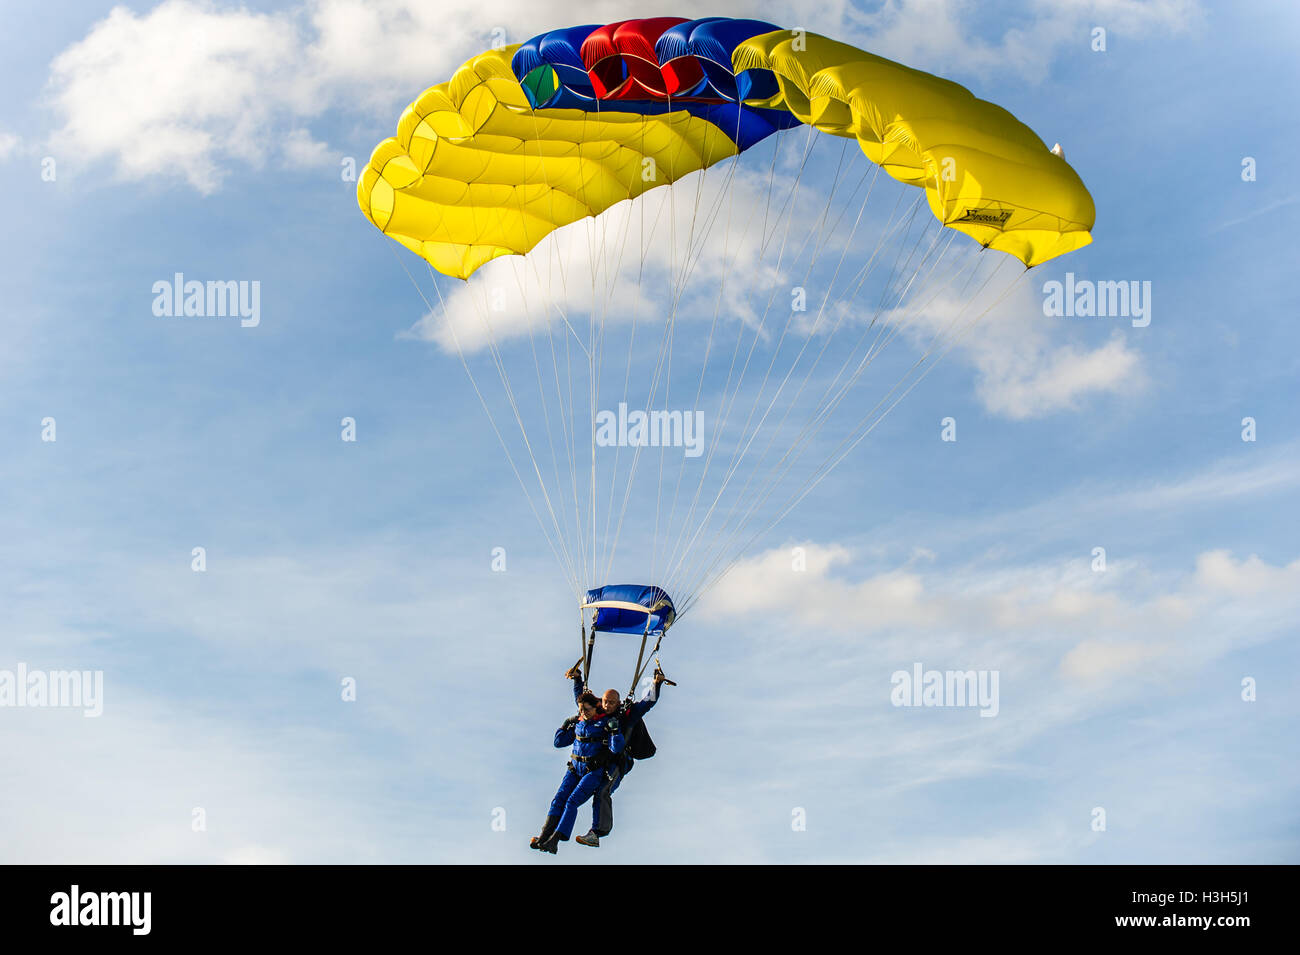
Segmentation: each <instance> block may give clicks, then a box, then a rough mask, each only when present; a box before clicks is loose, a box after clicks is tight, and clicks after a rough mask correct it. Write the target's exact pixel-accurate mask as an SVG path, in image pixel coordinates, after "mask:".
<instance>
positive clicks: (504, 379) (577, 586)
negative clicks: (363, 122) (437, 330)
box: [429, 266, 581, 597]
mask: <svg viewBox="0 0 1300 955" xmlns="http://www.w3.org/2000/svg"><path fill="white" fill-rule="evenodd" d="M429 275H430V278H431V279H432V280H433V282H434V288H435V289H436V290H437V292H438V299H439V302H440V304H441V305H442V310H443V316H444V318H445V319H446V321H447V327H448V329H449V330H451V333H452V339H453V341H454V342H455V344H456V351H457V353H458V354H459V355H460V356H461V362H462V364H463V365H464V366H465V368H466V370H467V371H468V363H467V362H466V361H465V359H464V353H463V350H462V348H461V344H460V338H459V336H458V335H457V334H456V332H455V326H454V322H453V321H452V319H451V317H450V315H449V314H448V312H447V303H446V300H445V299H444V298H443V297H442V289H441V288H440V287H439V286H438V284H437V280H436V279H434V278H433V269H432V267H431V266H430V268H429ZM473 300H474V299H473V296H472V293H471V301H473ZM480 318H481V319H482V321H483V325H484V328H486V329H487V332H488V348H489V354H490V356H491V358H492V361H493V363H494V364H495V365H496V369H497V374H498V376H499V377H500V379H501V385H502V387H503V388H504V390H505V393H506V400H507V402H508V403H509V405H510V409H511V411H512V413H513V414H514V418H515V424H516V425H517V426H518V428H519V434H520V437H521V438H522V440H523V443H524V448H525V449H526V450H527V452H528V457H529V461H530V462H531V463H532V466H533V474H534V476H535V477H536V478H537V484H538V487H539V489H540V490H541V493H542V498H543V500H544V501H545V502H546V509H547V513H548V514H549V515H550V518H551V523H552V525H553V526H554V528H555V533H556V536H557V539H558V540H559V541H560V542H561V543H562V544H563V543H564V533H563V531H562V530H561V526H560V521H559V518H558V517H557V515H556V513H555V507H554V505H553V503H552V502H551V496H550V492H549V491H548V489H547V485H546V479H545V478H544V477H542V472H541V468H540V466H539V465H538V463H537V455H536V454H535V453H534V451H533V445H532V441H531V440H530V439H529V437H528V429H527V427H526V426H525V425H524V421H523V417H522V415H521V413H520V410H519V404H518V402H517V400H516V398H515V394H514V389H513V387H512V386H511V384H510V376H509V373H508V372H507V370H506V364H505V361H504V360H503V358H502V356H501V351H500V348H499V346H498V345H497V341H496V333H495V332H494V330H493V328H492V323H491V321H490V320H489V319H488V316H487V311H486V309H484V310H482V311H481V314H480ZM475 390H476V391H477V390H478V386H477V384H475ZM494 426H495V425H494ZM512 467H513V462H512ZM538 520H539V522H540V517H539V518H538ZM554 549H555V547H554V545H552V550H554ZM566 555H567V547H566ZM568 563H569V566H570V567H572V562H571V561H568ZM570 573H571V575H572V576H573V577H574V590H575V593H577V594H578V596H579V597H580V596H581V581H580V580H578V578H577V576H576V569H573V570H571V571H570Z"/></svg>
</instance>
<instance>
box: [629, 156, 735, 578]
mask: <svg viewBox="0 0 1300 955" xmlns="http://www.w3.org/2000/svg"><path fill="white" fill-rule="evenodd" d="M738 168H739V156H735V157H732V162H731V165H730V168H729V170H728V174H727V175H728V178H727V187H724V189H723V191H722V193H721V194H726V195H728V196H729V198H730V200H731V201H732V203H733V204H734V200H735V195H734V192H733V191H732V190H731V189H730V185H731V183H732V182H733V181H734V179H735V174H736V170H737V169H738ZM701 179H702V176H701ZM661 209H662V204H661ZM642 214H643V216H644V209H643V213H642ZM642 235H643V236H644V229H643V230H642ZM644 260H645V253H644V239H643V249H642V266H641V268H642V273H641V274H640V275H638V287H640V285H641V277H642V275H643V274H644V267H645V261H644ZM724 276H725V271H724ZM719 295H721V287H720V289H719ZM636 300H637V302H638V304H639V301H640V296H639V295H638V296H637V299H636ZM714 318H715V324H716V318H717V313H716V310H715V313H714ZM711 344H712V329H711V330H710V345H711ZM631 367H632V347H631V345H630V344H629V348H628V374H629V375H630V374H631ZM624 393H625V394H626V393H627V379H626V378H625V380H624ZM616 460H617V458H616ZM635 462H636V455H635V454H634V456H633V466H632V469H631V471H630V472H629V477H628V482H627V485H626V487H625V490H624V494H623V502H622V506H621V507H620V508H619V517H618V524H617V525H616V526H615V528H614V533H613V535H612V537H610V535H609V533H608V529H609V523H610V517H611V516H612V514H613V505H614V483H613V480H611V485H610V502H609V512H608V514H607V517H606V540H607V559H606V561H605V572H604V576H605V577H608V576H609V574H610V573H611V572H612V569H613V564H614V558H615V556H616V554H617V550H618V542H619V539H620V537H621V536H622V530H623V522H624V519H625V517H626V515H627V507H628V503H629V501H630V500H631V493H632V485H633V480H634V478H635Z"/></svg>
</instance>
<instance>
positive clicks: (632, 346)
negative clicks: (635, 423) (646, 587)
mask: <svg viewBox="0 0 1300 955" xmlns="http://www.w3.org/2000/svg"><path fill="white" fill-rule="evenodd" d="M645 126H646V121H645V119H644V118H642V120H641V139H642V150H641V151H642V153H643V154H644V152H645V149H644V142H645ZM634 212H635V214H636V215H638V216H639V217H640V226H641V227H640V228H639V229H638V230H637V235H638V236H639V242H640V251H641V255H640V260H639V264H638V267H637V294H636V295H635V296H633V300H632V328H631V332H630V334H629V335H628V344H627V361H626V363H625V365H624V369H623V391H622V395H623V399H624V401H626V400H627V397H628V391H629V389H630V387H631V381H632V357H633V355H634V354H635V352H636V332H637V320H638V317H639V313H640V309H641V294H640V290H641V280H642V277H643V276H644V275H645V240H646V235H645V203H644V202H640V203H638V204H637V207H636V209H635V210H633V209H632V208H631V207H630V206H629V208H628V212H627V224H628V227H629V229H628V231H630V226H631V223H632V218H633V214H634ZM655 224H656V226H657V225H658V219H657V218H656V220H655ZM626 237H627V232H625V233H624V251H625V250H626V244H627V238H626ZM622 274H623V252H620V253H619V264H618V269H617V270H616V272H615V281H614V282H611V283H610V284H609V294H607V295H606V296H605V302H606V308H608V307H609V306H610V304H611V303H612V299H613V294H614V288H615V285H616V283H617V281H618V278H619V276H621V275H622ZM592 427H593V429H594V427H595V422H592ZM622 450H623V448H622V445H621V443H620V442H618V441H615V442H614V461H613V464H612V466H611V468H610V475H609V494H608V503H607V504H606V507H605V529H604V532H603V534H602V535H601V537H602V540H603V541H604V546H603V550H602V561H601V563H602V564H604V566H605V570H604V572H603V573H602V574H601V576H600V577H599V578H596V579H594V580H593V581H592V583H593V584H594V583H596V582H598V581H599V580H603V579H608V577H609V565H610V564H611V563H612V562H613V557H612V555H611V553H610V542H609V527H610V523H611V522H612V519H613V514H614V499H615V496H616V488H617V481H618V462H619V458H620V457H621V456H622ZM630 480H631V475H629V483H630Z"/></svg>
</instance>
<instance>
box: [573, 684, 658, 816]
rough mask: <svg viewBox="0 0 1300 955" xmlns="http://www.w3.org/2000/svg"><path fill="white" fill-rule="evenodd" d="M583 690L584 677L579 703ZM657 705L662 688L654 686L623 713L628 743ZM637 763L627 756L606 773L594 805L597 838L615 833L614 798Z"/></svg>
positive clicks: (576, 691) (575, 697) (575, 689)
mask: <svg viewBox="0 0 1300 955" xmlns="http://www.w3.org/2000/svg"><path fill="white" fill-rule="evenodd" d="M583 689H584V687H583V685H582V677H580V676H577V677H574V678H573V700H574V702H575V703H576V702H577V700H578V697H580V696H582V691H583ZM657 702H659V685H658V684H654V685H652V686H651V687H650V692H649V694H648V695H647V696H646V698H645V699H643V700H641V701H640V702H638V703H633V704H632V705H631V706H630V707H625V708H624V709H623V713H622V726H621V727H620V729H622V731H623V738H624V740H625V741H626V740H627V738H628V736H629V735H630V734H631V732H632V728H633V727H634V726H635V725H636V724H637V723H638V722H639V721H640V720H641V718H642V717H643V716H645V715H646V713H648V712H649V711H650V708H651V707H652V706H654V705H655V704H656V703H657ZM635 762H636V760H634V759H633V758H632V757H631V756H628V755H627V754H626V753H624V754H623V758H622V759H620V760H617V761H615V762H613V763H611V764H610V765H609V766H608V767H606V768H605V770H604V772H603V773H602V775H603V776H604V777H605V778H604V779H602V780H600V782H599V784H598V785H597V787H596V798H595V799H594V800H592V803H591V831H592V832H594V833H596V835H598V836H607V835H609V834H610V833H611V832H612V831H613V829H614V803H613V801H612V797H613V795H614V791H615V790H616V789H618V787H619V785H620V784H621V783H622V782H623V777H624V776H626V775H627V774H628V773H630V772H632V766H633V764H634V763H635Z"/></svg>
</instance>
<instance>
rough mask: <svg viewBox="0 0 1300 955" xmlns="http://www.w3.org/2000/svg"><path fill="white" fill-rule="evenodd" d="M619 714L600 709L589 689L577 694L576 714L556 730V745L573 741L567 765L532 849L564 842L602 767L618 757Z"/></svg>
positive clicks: (547, 849)
mask: <svg viewBox="0 0 1300 955" xmlns="http://www.w3.org/2000/svg"><path fill="white" fill-rule="evenodd" d="M624 743H625V741H624V738H623V734H622V733H621V732H620V731H619V719H618V715H617V714H614V713H605V712H604V711H602V710H601V709H600V700H599V699H597V698H596V695H595V694H594V693H592V692H591V691H590V690H582V691H581V693H580V694H579V695H578V715H577V716H570V717H569V718H568V719H567V720H565V721H564V723H563V724H562V725H561V726H560V728H559V729H558V730H556V731H555V748H556V749H563V748H564V747H565V746H568V745H570V744H572V746H573V750H572V752H571V753H570V754H569V765H568V767H567V768H566V769H565V771H564V779H563V780H562V781H561V782H560V788H559V789H558V790H557V791H556V793H555V798H554V799H552V800H551V808H550V810H549V811H548V812H547V814H546V822H545V823H544V824H543V825H542V831H541V834H540V835H536V836H534V837H533V838H532V840H531V841H530V842H529V843H528V844H529V845H530V846H532V847H533V848H534V849H540V850H541V851H543V852H550V853H555V852H556V851H558V849H559V844H560V843H561V842H567V841H568V839H569V835H570V834H571V833H572V832H573V824H574V823H575V822H576V821H577V819H578V809H579V807H581V806H582V804H583V803H584V802H586V801H587V800H588V799H590V798H591V794H592V793H593V792H595V791H596V787H597V785H599V784H600V782H601V780H603V779H605V774H604V772H603V770H604V769H605V767H606V766H607V765H609V764H610V763H613V762H615V761H617V760H618V758H619V754H620V753H622V752H623V747H624Z"/></svg>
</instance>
